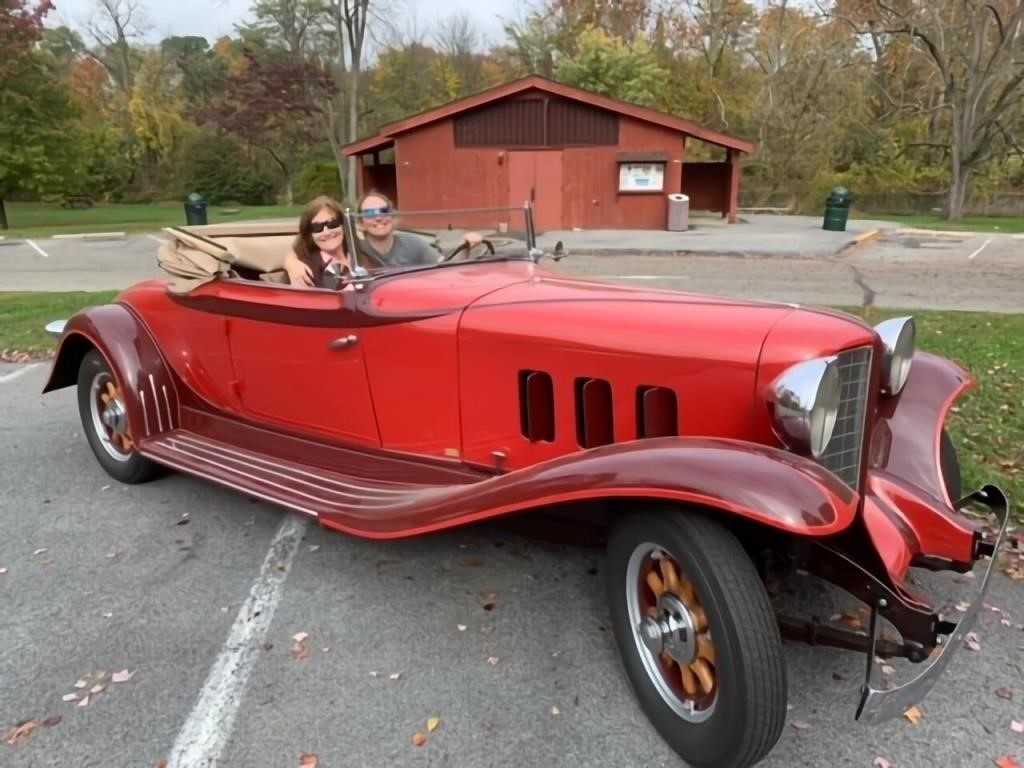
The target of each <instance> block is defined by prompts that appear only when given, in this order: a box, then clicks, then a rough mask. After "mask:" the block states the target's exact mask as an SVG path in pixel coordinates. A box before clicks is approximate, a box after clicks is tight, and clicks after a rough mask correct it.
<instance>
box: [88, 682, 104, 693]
mask: <svg viewBox="0 0 1024 768" xmlns="http://www.w3.org/2000/svg"><path fill="white" fill-rule="evenodd" d="M106 687H107V686H105V685H103V683H96V685H94V686H93V687H92V688H90V689H89V693H103V690H104V689H105V688H106Z"/></svg>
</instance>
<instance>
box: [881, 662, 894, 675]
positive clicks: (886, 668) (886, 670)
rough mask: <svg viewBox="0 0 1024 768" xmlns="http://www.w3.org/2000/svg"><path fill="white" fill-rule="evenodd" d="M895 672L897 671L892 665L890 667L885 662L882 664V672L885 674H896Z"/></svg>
mask: <svg viewBox="0 0 1024 768" xmlns="http://www.w3.org/2000/svg"><path fill="white" fill-rule="evenodd" d="M895 672H896V670H895V669H893V668H892V667H890V666H889V665H888V664H883V665H882V674H883V675H891V674H894V673H895Z"/></svg>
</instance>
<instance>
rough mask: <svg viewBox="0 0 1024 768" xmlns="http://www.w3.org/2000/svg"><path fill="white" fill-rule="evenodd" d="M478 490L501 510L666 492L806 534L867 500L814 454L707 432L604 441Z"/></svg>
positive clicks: (835, 525)
mask: <svg viewBox="0 0 1024 768" xmlns="http://www.w3.org/2000/svg"><path fill="white" fill-rule="evenodd" d="M485 489H488V490H485ZM474 494H475V497H476V498H475V504H476V505H477V506H478V508H481V507H483V508H486V507H490V508H491V509H492V510H493V511H495V512H496V511H497V510H498V509H501V511H502V512H510V511H516V510H517V509H524V508H527V507H535V506H538V505H543V504H557V503H562V502H569V501H580V500H584V499H601V498H616V499H624V498H626V499H628V498H644V499H652V498H660V499H665V500H670V501H677V502H681V503H684V504H697V505H701V506H704V507H711V508H715V509H718V510H721V511H722V512H726V513H729V514H734V515H737V516H739V517H743V518H746V519H749V520H753V521H755V522H758V523H761V524H763V525H767V526H770V527H772V528H776V529H779V530H782V531H785V532H788V533H792V534H796V535H801V536H827V535H830V534H833V533H836V532H838V531H842V530H844V529H845V528H847V527H848V526H849V525H850V523H851V522H852V521H853V520H854V519H855V517H856V513H857V505H858V501H859V497H858V496H857V494H856V493H854V492H853V491H852V490H851V489H850V488H849V487H848V486H846V485H845V484H843V483H842V482H841V481H840V480H839V479H837V478H836V477H835V476H834V475H833V474H832V473H830V472H829V471H828V470H826V469H824V468H823V467H821V466H820V465H819V464H816V463H814V462H812V461H810V460H808V459H804V458H802V457H800V456H796V455H794V454H791V453H787V452H786V451H783V450H781V449H778V448H773V447H770V446H766V445H760V444H756V443H748V442H744V441H741V440H726V439H716V438H699V437H692V438H691V437H663V438H656V439H648V440H636V441H631V442H628V443H618V444H613V445H608V446H604V447H602V448H596V449H593V450H589V451H586V452H584V453H582V454H574V455H572V456H567V457H563V458H560V459H556V460H554V461H551V462H545V463H544V464H541V465H537V466H534V467H530V468H527V469H523V470H519V471H517V472H513V473H510V474H509V475H505V476H503V477H500V478H496V479H494V480H490V481H487V482H486V483H483V484H476V486H475V488H474ZM491 495H493V496H495V498H493V499H489V498H487V497H488V496H491ZM517 497H518V498H517Z"/></svg>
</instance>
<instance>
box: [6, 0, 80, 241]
mask: <svg viewBox="0 0 1024 768" xmlns="http://www.w3.org/2000/svg"><path fill="white" fill-rule="evenodd" d="M52 8H53V5H52V4H51V3H50V2H49V0H42V1H41V2H39V3H38V4H37V5H35V6H34V7H32V6H30V5H29V3H28V0H5V2H3V3H0V51H3V57H2V58H0V229H7V228H8V222H7V210H6V207H5V205H4V201H5V199H6V198H7V197H9V196H10V195H11V194H12V193H14V192H16V191H34V192H45V191H54V190H59V189H60V188H61V187H62V185H63V183H64V180H65V178H66V177H67V176H68V173H69V169H70V165H71V163H72V162H73V160H74V157H73V148H72V147H71V146H69V143H68V141H67V137H66V136H65V135H64V127H65V125H66V124H67V122H68V121H69V120H70V118H71V117H72V115H73V110H72V108H71V105H70V104H69V102H68V99H67V96H66V94H65V93H64V91H63V89H62V88H60V87H59V86H58V85H57V83H56V78H55V70H56V68H57V67H56V62H55V60H54V59H53V57H52V56H48V55H47V54H46V52H45V51H41V50H39V49H38V48H37V43H39V41H40V40H41V39H42V37H43V21H44V19H45V18H46V15H47V13H49V11H50V10H52Z"/></svg>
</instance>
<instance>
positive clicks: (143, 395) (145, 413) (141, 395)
mask: <svg viewBox="0 0 1024 768" xmlns="http://www.w3.org/2000/svg"><path fill="white" fill-rule="evenodd" d="M139 400H140V402H141V403H142V418H143V419H144V420H145V422H146V436H147V437H149V435H151V434H153V433H152V432H151V431H150V429H149V409H148V408H147V407H146V390H144V389H140V390H139Z"/></svg>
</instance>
